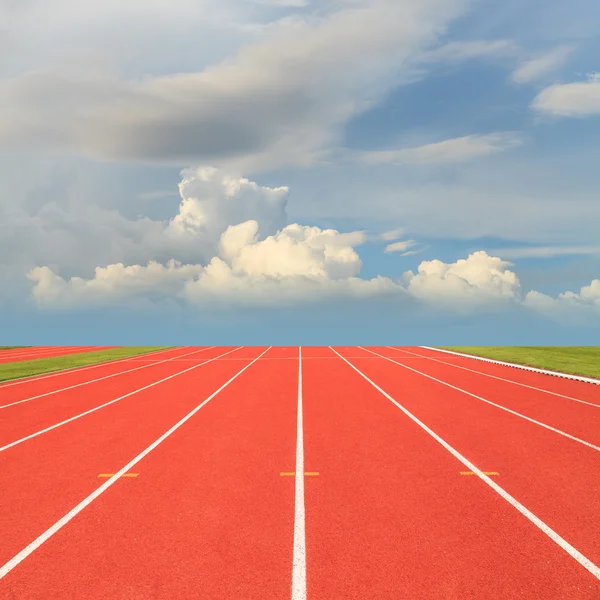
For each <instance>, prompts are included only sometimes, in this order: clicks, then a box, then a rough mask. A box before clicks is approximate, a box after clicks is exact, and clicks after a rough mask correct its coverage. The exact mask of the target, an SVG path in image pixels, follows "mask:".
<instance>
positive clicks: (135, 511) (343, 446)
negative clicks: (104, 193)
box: [0, 347, 600, 600]
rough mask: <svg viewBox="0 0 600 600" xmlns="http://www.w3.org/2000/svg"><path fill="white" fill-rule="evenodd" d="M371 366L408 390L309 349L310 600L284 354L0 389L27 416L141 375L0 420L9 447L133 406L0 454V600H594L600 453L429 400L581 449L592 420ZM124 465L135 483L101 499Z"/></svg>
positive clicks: (380, 362) (478, 382)
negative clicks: (295, 577)
mask: <svg viewBox="0 0 600 600" xmlns="http://www.w3.org/2000/svg"><path fill="white" fill-rule="evenodd" d="M194 350H198V352H197V353H195V354H191V355H187V356H185V357H184V356H183V355H184V354H186V353H189V352H191V351H194ZM371 350H373V351H374V352H376V353H377V354H381V355H384V356H391V357H393V360H396V361H398V362H403V363H404V364H407V365H410V366H411V367H412V368H414V369H417V370H419V371H422V373H417V372H414V371H409V370H407V369H405V368H403V367H402V366H401V365H397V364H395V363H393V362H390V361H387V360H385V359H384V358H381V357H378V356H376V355H373V354H372V353H370V352H368V350H364V349H360V348H336V349H335V351H337V352H338V353H339V354H340V355H341V356H343V357H345V358H346V360H347V361H348V362H346V361H345V360H343V359H342V358H340V356H339V355H338V354H336V352H335V351H334V350H332V349H329V348H302V405H303V411H302V413H303V437H304V440H303V441H304V443H303V445H302V452H303V458H304V471H305V473H307V474H306V475H305V476H304V477H303V481H304V508H305V519H306V527H305V545H304V546H302V545H301V546H300V547H302V548H304V549H305V552H306V581H307V586H306V590H305V592H304V590H302V589H299V590H298V589H296V595H295V596H292V563H293V561H294V558H296V559H298V556H299V554H298V552H299V550H298V547H299V546H298V544H297V545H296V554H294V524H295V520H297V519H299V513H298V510H299V509H298V504H297V503H295V493H296V489H297V486H296V485H295V483H296V482H295V477H294V475H293V473H294V471H295V464H296V462H295V461H296V435H297V420H296V416H297V410H298V367H299V360H298V352H299V351H298V348H297V347H296V348H292V347H289V348H270V349H267V348H259V347H246V348H236V347H228V348H211V349H206V348H205V349H201V348H197V349H194V348H185V349H184V348H178V349H175V350H173V351H168V352H164V353H158V354H157V355H155V356H154V357H153V359H152V360H154V361H155V363H151V362H148V363H142V362H141V361H138V362H135V363H134V365H132V364H131V362H132V361H127V362H120V363H118V365H117V364H113V365H112V366H106V371H105V370H104V369H105V367H102V368H98V369H94V370H90V371H88V372H87V375H86V374H85V373H82V372H76V371H75V372H72V373H66V374H64V375H62V376H60V377H56V378H54V379H41V380H40V381H39V382H38V383H36V382H35V380H33V381H30V382H28V383H27V384H26V385H25V384H24V385H23V386H15V387H13V388H7V389H5V390H3V389H2V387H0V405H2V404H5V403H6V402H4V396H3V394H8V393H9V390H11V391H10V393H11V394H15V393H16V392H15V391H14V390H16V389H18V388H22V389H19V392H18V393H19V394H20V396H19V397H26V396H27V395H30V396H33V395H36V393H42V392H40V391H39V390H43V391H44V392H48V391H51V388H49V386H50V385H54V386H55V389H57V390H58V389H62V388H64V387H68V385H69V383H71V381H72V382H73V385H75V384H81V383H84V382H85V377H88V378H89V379H90V380H91V379H95V378H98V377H100V376H104V375H112V374H115V373H117V372H118V370H119V369H123V370H125V369H126V368H127V369H130V368H132V367H133V366H139V365H141V364H151V365H152V366H150V367H148V368H144V369H141V370H137V371H132V372H130V373H123V374H119V375H116V376H114V377H110V378H107V379H104V380H101V381H96V382H93V383H90V384H86V385H81V386H80V387H77V388H73V389H71V390H65V391H62V392H57V393H56V394H52V395H49V396H45V397H40V398H37V399H34V400H31V401H30V402H26V403H23V404H18V405H14V406H12V407H9V408H6V409H3V410H2V411H0V418H1V419H2V421H1V422H0V423H1V425H0V433H1V434H2V440H3V441H4V442H7V441H8V442H10V441H13V440H14V439H17V438H18V437H19V436H21V435H23V434H26V433H28V432H31V431H34V430H35V428H36V427H47V426H48V425H52V424H53V423H58V422H60V421H61V420H64V419H65V418H68V417H69V416H74V415H77V414H80V413H81V412H82V411H83V412H85V411H86V410H89V409H90V407H94V406H100V405H102V404H103V403H106V402H108V401H110V400H111V399H113V398H115V397H118V396H119V395H125V394H127V393H131V392H134V393H132V394H131V395H130V396H128V397H126V398H123V399H122V400H120V401H118V402H115V403H113V404H110V405H108V406H106V407H104V408H101V409H99V410H96V411H95V412H92V413H89V414H87V415H85V416H82V417H80V418H77V419H75V420H73V421H71V422H69V423H66V424H64V425H61V426H59V427H56V428H54V429H50V430H49V431H47V432H46V433H43V434H40V435H38V436H36V437H34V438H32V439H29V440H27V441H24V442H23V443H20V444H18V445H16V446H12V447H9V448H8V449H6V450H5V451H3V452H0V472H1V473H2V491H3V493H2V494H0V532H1V537H2V543H1V544H0V577H1V578H0V598H7V599H15V600H16V599H19V600H20V599H22V598H27V599H29V598H31V599H38V598H39V599H42V598H43V599H44V600H45V599H53V598H61V599H70V598H73V599H75V598H77V599H79V598H91V599H105V598H106V599H108V598H110V599H115V598H116V599H121V598H123V599H125V598H128V599H130V598H136V599H137V598H140V599H141V598H143V599H146V598H169V599H170V598H174V599H178V598H186V599H187V598H206V599H210V600H212V599H215V600H225V599H230V598H231V599H236V600H237V599H240V598H243V599H255V598H256V599H271V598H273V599H279V598H282V599H284V598H285V599H290V598H293V600H305V599H309V600H313V599H314V600H326V599H327V600H329V599H331V600H346V599H347V600H353V599H361V600H363V599H364V600H375V599H377V600H380V599H390V600H391V599H394V600H396V599H411V600H412V599H415V598H426V599H429V598H432V599H437V598H443V599H456V600H459V599H460V600H463V599H469V598H473V599H488V598H489V599H491V598H494V599H496V598H503V599H504V598H531V599H535V600H539V599H541V598H543V599H544V600H546V599H554V598H556V599H561V600H562V599H571V598H572V599H592V598H596V599H597V598H600V579H599V578H600V571H599V570H598V569H597V567H596V571H594V567H595V565H599V564H600V526H599V525H598V523H599V522H600V519H599V517H600V500H599V499H600V493H599V492H600V485H599V484H598V483H597V480H598V478H597V477H595V476H594V473H595V470H596V465H597V463H598V458H599V453H598V451H596V450H594V449H592V448H590V447H588V446H585V445H583V444H581V443H579V442H576V441H574V440H572V439H570V438H566V437H565V436H563V435H560V434H558V433H556V432H554V431H551V430H549V429H545V428H543V427H540V426H539V425H536V424H534V423H532V422H530V421H527V420H525V419H523V418H521V417H519V416H516V415H514V414H511V413H508V412H506V411H504V410H501V409H500V408H497V407H495V406H492V405H490V404H486V403H484V402H482V401H480V400H477V399H475V398H473V397H472V396H469V395H468V394H465V393H464V392H461V391H459V390H457V389H453V388H450V387H448V386H447V385H444V384H443V383H441V382H448V383H451V385H453V386H455V387H459V388H464V389H465V390H467V391H470V392H472V393H475V394H477V395H480V396H482V397H486V398H489V399H490V400H492V401H494V402H496V403H498V404H506V405H507V406H508V405H509V403H510V407H511V408H512V409H514V410H515V411H520V412H523V413H526V412H527V414H535V417H536V418H539V419H540V420H541V419H542V417H543V418H545V419H546V420H552V423H553V425H554V426H555V427H559V426H560V427H561V428H562V429H563V430H565V431H566V432H568V433H573V428H574V427H576V429H577V431H576V434H577V435H578V436H582V437H583V438H585V439H586V440H587V438H590V439H589V440H587V441H590V442H591V441H593V440H592V439H591V437H592V434H593V433H594V430H593V428H591V427H590V428H587V425H585V424H582V423H581V422H583V421H587V420H589V419H590V416H589V415H590V411H593V410H596V409H595V408H593V407H589V406H587V405H584V404H578V403H575V402H573V401H570V400H567V399H561V398H558V397H553V396H551V395H547V394H546V395H544V394H543V393H542V392H534V391H533V390H528V389H526V388H521V387H519V386H516V385H512V384H509V383H505V384H502V385H497V383H499V382H496V381H495V380H492V379H490V378H486V377H484V376H481V375H477V374H473V373H471V374H469V373H468V372H466V371H465V372H464V376H463V375H461V374H462V373H463V372H462V371H460V370H459V369H452V367H449V366H444V365H440V364H438V363H435V362H433V361H427V360H426V359H419V358H414V359H408V358H406V359H405V360H404V361H402V360H401V359H400V358H399V355H400V356H402V352H401V350H390V349H387V350H386V349H385V348H371ZM406 350H407V351H409V352H413V351H414V352H419V350H418V349H416V348H411V349H408V348H407V349H406ZM404 356H405V357H406V356H410V355H409V354H404ZM178 357H181V358H178ZM217 357H221V358H217ZM258 357H260V358H258ZM166 358H175V360H172V361H169V362H162V363H160V361H163V360H165V359H166ZM257 358H258V359H257ZM211 359H214V360H211ZM255 359H257V360H255ZM146 360H147V361H150V360H151V359H150V358H148V359H146ZM206 361H209V362H206ZM349 363H350V364H349ZM424 363H427V366H425V365H424ZM472 363H476V361H471V362H468V363H466V364H467V365H471V364H472ZM351 365H354V366H355V367H356V369H358V370H359V371H360V372H362V373H363V374H364V375H365V376H367V377H368V378H369V379H370V380H371V381H373V383H375V384H376V385H377V386H379V387H380V388H381V389H382V390H383V391H384V392H386V393H387V394H389V396H391V397H392V398H393V399H394V400H395V401H396V402H398V403H399V404H400V405H401V406H403V407H404V408H405V409H406V410H407V411H409V413H410V414H412V415H413V416H414V417H415V418H417V419H420V421H421V422H422V423H423V425H425V426H427V427H429V428H430V430H431V431H432V432H433V433H434V434H437V436H439V437H440V439H443V440H444V441H445V442H446V443H447V444H449V445H450V447H452V448H454V449H455V450H456V451H457V452H459V453H460V455H462V456H464V457H465V458H466V459H468V461H471V463H473V464H474V465H475V466H476V467H477V468H480V469H481V470H483V471H486V472H497V473H498V475H490V478H491V479H493V481H494V482H495V483H496V484H497V485H499V486H501V488H502V489H503V490H505V491H506V493H508V494H510V496H512V497H513V498H514V499H515V500H516V501H517V502H518V503H521V504H522V505H524V506H525V507H526V508H527V509H529V510H530V511H531V512H532V513H533V514H534V515H535V516H536V517H538V518H539V519H541V520H542V522H543V523H545V524H546V525H547V526H549V527H551V528H552V530H554V531H555V532H556V533H557V534H559V535H560V536H562V538H564V540H565V544H570V546H569V547H573V548H574V549H575V550H576V551H578V552H579V553H581V554H578V555H577V556H578V557H579V559H580V560H579V562H578V560H576V559H575V558H574V557H573V556H571V555H569V554H568V553H567V551H566V550H565V548H566V546H565V545H563V546H561V545H559V544H558V543H557V542H556V541H555V540H554V539H551V537H549V535H547V533H545V532H544V531H542V529H540V527H538V526H536V525H535V524H534V523H532V522H531V520H529V519H527V518H526V517H525V516H524V515H523V514H522V513H521V512H519V510H517V508H515V506H513V505H511V504H510V503H509V502H508V501H507V500H506V499H505V497H502V496H501V495H500V494H499V493H497V491H496V490H494V489H492V487H490V485H488V484H486V482H485V481H484V480H483V479H482V478H480V477H478V476H476V475H461V471H465V470H466V468H465V466H464V464H463V463H462V462H460V460H458V459H457V458H456V456H455V455H453V454H452V453H451V452H450V451H449V450H448V449H447V448H445V447H444V446H443V445H441V444H440V442H439V441H436V439H434V437H432V435H431V434H430V433H428V432H427V431H426V430H425V429H424V428H423V427H421V426H419V425H418V424H417V423H416V422H415V421H414V420H413V419H411V418H410V417H409V416H407V414H406V413H405V412H403V411H402V410H400V409H399V408H398V406H396V405H395V404H394V403H393V402H392V401H391V400H390V399H388V398H387V397H386V396H385V395H383V394H382V393H381V392H380V391H378V390H377V389H376V388H375V387H374V386H373V385H372V384H371V383H369V381H367V380H366V379H365V378H364V377H362V376H361V375H360V374H359V373H358V372H357V371H356V370H355V369H353V368H352V366H351ZM417 365H418V366H417ZM478 367H479V365H477V364H474V366H473V368H475V369H477V368H478ZM242 369H245V370H243V371H242V372H241V373H240V371H241V370H242ZM455 371H456V373H455ZM457 373H458V379H456V377H457ZM501 373H502V375H501V376H505V377H507V378H511V377H512V375H513V370H511V369H509V368H505V369H504V370H502V371H501ZM424 374H427V375H430V376H432V377H435V378H436V379H438V380H440V381H434V380H433V379H431V378H430V377H426V376H425V375H424ZM234 377H235V378H234ZM166 378H168V379H166ZM232 378H234V379H233V380H232ZM163 379H164V381H161V380H163ZM153 382H154V383H153ZM227 382H229V383H227ZM554 383H556V380H555V379H554V378H544V379H543V380H541V381H538V382H537V384H536V385H537V386H538V387H545V388H546V389H549V390H550V389H553V388H552V386H553V385H554ZM573 383H575V382H573ZM225 384H226V385H225ZM564 384H565V382H564V381H561V386H562V387H561V390H563V391H564V390H565V389H566V388H565V386H564ZM37 385H39V386H40V387H39V388H37V387H36V386H37ZM511 385H512V387H510V386H511ZM594 387H595V386H594ZM141 388H145V389H141ZM219 390H220V391H219ZM579 390H580V388H579V386H578V385H574V386H573V388H572V389H569V390H568V391H567V393H570V394H571V395H576V394H577V393H578V391H579ZM215 392H218V393H216V394H215ZM596 392H597V394H598V392H600V389H598V388H596ZM561 393H563V392H561ZM13 397H16V396H11V398H13ZM587 397H588V398H591V399H592V400H591V401H598V402H599V403H600V397H599V396H598V395H596V396H594V394H593V393H590V394H589V396H587ZM208 398H210V400H209V401H208V402H206V403H205V400H206V399H208ZM544 401H545V402H546V404H544ZM194 410H196V412H194V413H193V414H192V411H194ZM598 410H600V409H598ZM53 419H54V420H53ZM185 419H187V420H185ZM182 420H184V421H183V422H182ZM178 423H180V425H179V426H178V427H176V428H175V429H172V428H173V427H174V426H176V424H178ZM5 424H6V428H5ZM169 431H170V433H169V435H168V436H167V437H164V434H165V433H166V432H169ZM573 435H575V433H573ZM161 436H163V437H161ZM157 441H158V443H157V444H154V446H152V444H153V443H155V442H157ZM147 449H150V450H149V451H148V453H147V454H145V455H144V456H141V455H140V453H142V452H143V451H145V450H147ZM132 459H136V460H137V459H139V460H137V462H136V463H135V464H134V465H133V466H132V468H131V469H130V470H129V472H128V473H129V474H137V476H135V477H122V478H119V479H115V478H113V479H108V478H98V475H99V474H108V475H110V474H113V473H116V472H118V471H119V470H120V469H122V468H123V467H125V466H126V465H127V464H128V463H129V462H130V461H132ZM290 473H292V476H290ZM108 481H112V484H110V485H109V486H108V487H106V482H108ZM101 486H103V488H102V490H103V491H102V492H101V493H100V494H98V495H97V496H96V497H94V498H93V499H92V500H91V501H90V502H89V504H87V505H86V506H85V507H83V508H82V509H81V510H79V509H78V512H77V513H76V514H75V515H74V516H72V518H68V519H67V520H66V521H65V522H64V523H63V524H62V525H61V524H60V522H59V520H60V519H61V518H63V517H65V516H67V515H69V512H70V511H72V509H74V508H76V507H77V506H78V505H79V504H80V503H81V502H82V501H83V500H85V499H86V498H89V497H90V494H94V493H95V491H96V490H98V489H99V488H100V487H101ZM104 488H105V489H104ZM57 523H58V524H59V525H60V526H56V525H57ZM45 532H48V535H47V537H46V538H45V539H44V540H43V541H41V542H40V536H42V535H43V534H44V533H45ZM35 540H38V542H40V543H39V546H37V547H35V548H33V547H32V546H30V544H31V543H32V542H34V541H35ZM297 541H298V540H297ZM24 550H25V552H23V551H24ZM582 555H584V557H586V558H587V559H589V561H591V562H589V563H586V564H587V568H586V567H585V566H584V565H582V564H581V561H582V559H581V556H582ZM15 557H18V558H19V559H20V562H16V561H13V559H14V558H15ZM2 565H4V566H2ZM590 571H592V572H590Z"/></svg>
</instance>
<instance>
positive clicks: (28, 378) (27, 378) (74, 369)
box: [0, 346, 191, 392]
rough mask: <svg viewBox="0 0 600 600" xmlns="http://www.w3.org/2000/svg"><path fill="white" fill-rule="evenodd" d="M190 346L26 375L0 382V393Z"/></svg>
mask: <svg viewBox="0 0 600 600" xmlns="http://www.w3.org/2000/svg"><path fill="white" fill-rule="evenodd" d="M190 347H191V346H182V347H175V348H161V349H160V350H152V351H151V352H145V353H143V354H132V355H131V356H125V357H123V358H116V359H114V360H105V361H104V362H99V363H94V364H93V365H84V366H82V367H71V368H69V369H57V370H55V371H48V372H47V373H40V374H39V375H26V376H25V377H15V378H14V379H7V380H5V381H2V382H0V392H1V391H2V390H3V389H4V388H7V387H12V386H14V385H21V384H23V383H32V382H34V383H35V382H36V381H42V380H43V379H50V377H58V376H60V375H68V374H69V373H80V372H81V371H87V370H88V369H96V368H98V367H102V366H105V365H114V364H116V363H120V362H128V361H131V360H132V359H134V358H136V357H138V356H154V355H156V354H159V353H161V352H173V351H175V350H185V349H186V348H190Z"/></svg>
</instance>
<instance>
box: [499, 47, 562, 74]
mask: <svg viewBox="0 0 600 600" xmlns="http://www.w3.org/2000/svg"><path fill="white" fill-rule="evenodd" d="M572 52H573V47H572V46H558V47H557V48H553V49H552V50H550V51H549V52H546V53H545V54H541V55H539V56H536V57H535V58H531V59H529V60H526V61H524V62H523V63H522V64H521V65H520V66H519V67H517V68H516V69H515V70H514V71H513V72H512V75H511V78H512V80H513V81H514V82H515V83H529V82H531V81H535V80H537V79H541V78H543V77H546V76H547V75H549V74H550V73H552V72H553V71H555V70H556V69H558V68H559V67H561V66H562V65H563V64H565V62H566V61H567V59H568V58H569V56H570V55H571V54H572Z"/></svg>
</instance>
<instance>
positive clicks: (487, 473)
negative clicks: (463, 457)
mask: <svg viewBox="0 0 600 600" xmlns="http://www.w3.org/2000/svg"><path fill="white" fill-rule="evenodd" d="M481 472H482V473H483V474H484V475H500V473H498V471H481ZM460 474H461V475H476V473H475V472H474V471H460Z"/></svg>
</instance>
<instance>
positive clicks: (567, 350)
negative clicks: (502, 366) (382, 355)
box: [443, 346, 600, 379]
mask: <svg viewBox="0 0 600 600" xmlns="http://www.w3.org/2000/svg"><path fill="white" fill-rule="evenodd" d="M443 348H444V349H445V350H453V351H455V352H463V353H464V354H474V355H475V356H483V357H484V358H492V359H494V360H502V361H505V362H510V363H515V364H519V365H527V366H529V367H536V368H537V369H546V370H548V371H558V372H560V373H569V374H571V375H582V376H584V377H595V378H596V379H600V346H443Z"/></svg>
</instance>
